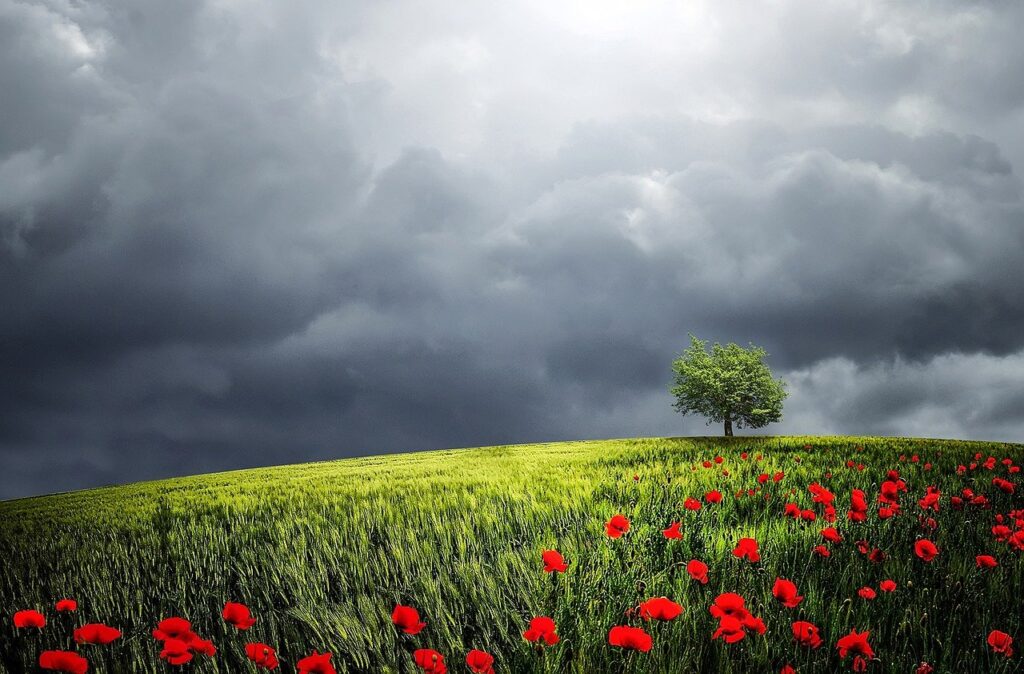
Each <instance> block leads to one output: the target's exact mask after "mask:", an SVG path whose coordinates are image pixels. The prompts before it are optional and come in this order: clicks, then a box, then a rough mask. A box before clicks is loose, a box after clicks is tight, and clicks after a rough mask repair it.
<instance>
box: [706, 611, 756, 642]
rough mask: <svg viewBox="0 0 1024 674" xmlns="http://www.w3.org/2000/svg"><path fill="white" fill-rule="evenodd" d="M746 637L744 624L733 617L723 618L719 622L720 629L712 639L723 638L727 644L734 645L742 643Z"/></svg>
mask: <svg viewBox="0 0 1024 674" xmlns="http://www.w3.org/2000/svg"><path fill="white" fill-rule="evenodd" d="M745 636H747V633H746V630H744V629H743V623H742V622H740V621H739V620H738V619H737V618H734V617H732V616H723V617H722V618H721V620H719V621H718V629H716V630H715V631H714V633H713V634H712V635H711V639H712V640H714V639H718V638H721V639H722V640H723V641H725V643H727V644H734V643H736V642H737V641H741V640H742V639H743V637H745Z"/></svg>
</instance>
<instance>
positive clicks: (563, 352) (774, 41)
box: [0, 0, 1024, 497]
mask: <svg viewBox="0 0 1024 674" xmlns="http://www.w3.org/2000/svg"><path fill="white" fill-rule="evenodd" d="M763 9H764V11H763V12H757V13H753V12H751V11H750V10H749V7H748V6H746V5H745V4H742V3H735V4H733V3H713V4H708V5H706V6H704V5H700V4H699V3H693V4H687V5H686V6H682V5H679V4H678V3H670V2H666V3H652V4H651V5H650V6H649V7H645V8H643V9H642V10H636V9H635V8H633V9H630V10H629V11H628V12H627V11H624V10H623V8H622V6H621V5H620V4H618V3H603V2H597V1H589V0H588V2H587V3H583V4H582V5H580V6H578V7H574V8H572V9H571V11H570V10H568V9H565V8H563V7H561V6H553V5H552V4H551V3H542V2H533V1H532V0H523V1H522V2H520V3H518V4H516V3H513V4H509V3H504V4H495V5H494V6H491V7H485V6H483V5H465V6H453V5H451V4H450V3H428V4H422V3H404V2H396V3H377V4H375V5H354V4H341V3H312V4H309V5H304V6H303V7H302V9H301V10H296V9H294V8H291V7H285V6H283V5H279V4H278V3H269V2H268V3H263V4H260V3H255V4H251V3H247V4H246V5H244V6H236V5H235V4H233V3H227V2H210V3H207V2H198V1H196V2H187V3H170V4H168V3H162V2H152V3H142V4H136V5H133V6H132V8H130V9H128V8H124V7H120V6H117V5H106V4H103V3H93V4H91V5H85V6H77V5H68V4H66V3H60V2H42V1H40V2H36V3H14V2H10V1H5V0H0V57H2V58H0V88H2V89H3V90H4V92H5V95H4V96H3V97H2V98H0V306H2V307H3V314H2V316H0V460H2V461H3V465H4V468H5V470H4V471H3V472H2V477H0V497H8V496H18V495H24V494H30V493H41V492H46V491H53V490H59V489H69V488H79V487H85V486H92V485H96V484H103V483H109V482H122V481H127V480H134V479H142V478H151V477H159V476H168V475H180V474H189V473H194V472H200V471H207V470H218V469H226V468H234V467H244V466H251V465H264V464H270V463H284V462H291V461H301V460H308V459H319V458H328V457H335V456H345V455H351V454H354V453H376V452H393V451H402V450H409V449H423V448H431V447H446V446H471V445H479V444H489V443H506V442H526V441H533V440H550V439H571V438H584V437H621V436H630V435H659V434H685V433H696V434H704V433H709V432H710V433H716V432H717V430H718V429H717V428H711V429H708V428H707V427H706V426H705V425H704V423H703V420H700V419H688V418H680V417H679V416H678V415H676V414H674V413H673V412H672V410H671V408H670V402H671V401H670V400H669V397H668V394H667V387H668V380H669V377H670V369H669V363H670V361H671V359H672V357H673V356H674V355H675V354H676V353H677V352H678V351H679V350H680V349H681V348H683V346H685V343H686V333H687V332H694V333H696V334H698V335H700V336H702V337H704V338H710V339H715V340H719V341H738V342H740V343H746V342H748V341H754V342H757V343H759V344H763V345H765V346H766V347H767V348H768V349H769V351H770V353H771V354H772V357H771V364H772V365H773V366H774V367H775V368H776V369H777V371H778V372H779V373H780V374H782V376H784V377H787V378H789V380H790V381H791V390H792V391H793V396H792V398H791V399H790V400H789V402H788V404H787V409H786V420H785V421H784V422H783V423H782V424H780V425H777V426H775V427H773V428H772V429H767V430H768V431H769V432H796V433H816V432H820V433H824V432H843V433H847V432H848V433H900V434H917V435H929V436H936V435H946V436H950V435H955V436H965V437H981V438H992V439H1019V438H1020V435H1021V433H1022V431H1024V418H1022V417H1021V416H1020V413H1019V410H1020V404H1019V403H1020V401H1021V400H1022V399H1024V389H1021V387H1020V386H1019V385H1018V384H1017V383H1016V381H1017V380H1019V379H1020V378H1019V377H1016V379H1015V378H1014V377H1013V376H1012V373H1014V372H1017V370H1019V369H1020V367H1019V366H1020V363H1019V361H1020V359H1021V355H1020V354H1021V353H1022V352H1024V338H1022V337H1021V335H1022V334H1024V331H1022V328H1024V301H1022V300H1024V297H1022V294H1021V293H1020V291H1019V290H1018V285H1019V283H1018V279H1017V275H1018V273H1019V272H1018V270H1019V268H1020V267H1021V262H1022V261H1024V198H1022V189H1021V187H1022V186H1021V182H1020V179H1019V176H1018V175H1017V173H1016V168H1017V167H1019V166H1020V164H1021V162H1022V161H1024V134H1022V133H1021V132H1020V128H1021V126H1020V124H1019V121H1020V120H1021V117H1022V114H1021V110H1022V104H1024V99H1022V91H1024V90H1021V89H1020V87H1018V86H1017V85H1016V80H1015V79H1014V78H1012V76H1011V75H1012V73H1013V72H1014V69H1015V68H1016V66H1015V64H1019V63H1021V61H1022V60H1024V49H1022V47H1021V46H1020V44H1019V40H1018V39H1017V36H1016V35H1014V34H1013V31H1012V30H1011V29H1010V27H1011V26H1013V25H1014V21H1015V20H1017V18H1018V17H1016V16H1015V15H1016V14H1018V13H1019V12H1020V11H1021V10H1020V9H1019V8H1016V7H1015V6H1010V5H1007V6H996V5H988V4H981V3H978V4H963V3H892V4H891V3H886V2H876V3H865V4H862V5H858V6H851V5H842V6H840V5H838V4H836V3H819V4H817V5H815V6H813V7H811V6H808V5H806V4H805V3H773V4H772V6H771V7H765V8H763ZM965 55H966V56H965Z"/></svg>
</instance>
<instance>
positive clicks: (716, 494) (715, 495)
mask: <svg viewBox="0 0 1024 674" xmlns="http://www.w3.org/2000/svg"><path fill="white" fill-rule="evenodd" d="M704 500H705V501H707V502H708V503H720V502H721V500H722V492H720V491H718V490H717V489H712V490H711V491H709V492H708V493H706V494H704Z"/></svg>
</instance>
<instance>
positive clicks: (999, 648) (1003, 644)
mask: <svg viewBox="0 0 1024 674" xmlns="http://www.w3.org/2000/svg"><path fill="white" fill-rule="evenodd" d="M988 645H989V646H991V647H992V650H993V651H995V652H996V653H1002V654H1003V655H1005V656H1006V657H1008V658H1009V657H1013V637H1011V636H1010V635H1009V634H1007V633H1006V632H1000V631H999V630H992V631H991V632H989V633H988Z"/></svg>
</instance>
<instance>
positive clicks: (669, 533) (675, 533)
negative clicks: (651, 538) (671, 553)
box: [661, 522, 683, 540]
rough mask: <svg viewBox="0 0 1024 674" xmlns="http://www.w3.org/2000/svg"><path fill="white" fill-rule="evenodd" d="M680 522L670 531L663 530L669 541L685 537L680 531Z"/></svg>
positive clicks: (673, 524) (675, 523) (670, 528)
mask: <svg viewBox="0 0 1024 674" xmlns="http://www.w3.org/2000/svg"><path fill="white" fill-rule="evenodd" d="M679 526H680V523H679V522H673V523H672V524H671V525H670V526H669V528H668V529H662V530H661V533H662V535H663V536H664V537H665V538H667V539H669V540H678V539H680V538H682V537H683V534H682V532H681V531H679Z"/></svg>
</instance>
